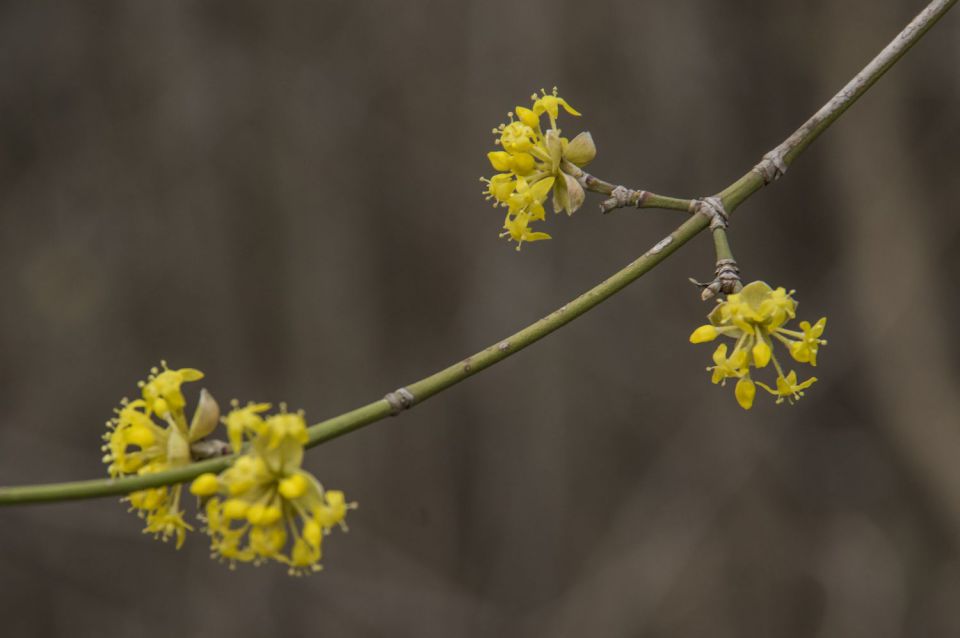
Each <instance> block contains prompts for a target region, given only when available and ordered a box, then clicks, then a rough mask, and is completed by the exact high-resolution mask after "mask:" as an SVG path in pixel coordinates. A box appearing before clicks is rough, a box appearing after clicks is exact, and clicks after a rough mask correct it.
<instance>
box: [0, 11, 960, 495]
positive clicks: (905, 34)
mask: <svg viewBox="0 0 960 638" xmlns="http://www.w3.org/2000/svg"><path fill="white" fill-rule="evenodd" d="M956 2H957V0H934V1H933V2H931V3H930V4H929V5H928V6H927V8H926V9H924V10H923V11H922V12H921V13H920V14H919V15H918V16H917V17H916V18H915V19H914V20H913V21H912V22H910V24H909V25H907V27H906V28H905V29H904V30H903V31H902V32H901V33H900V34H899V35H897V37H896V38H894V39H893V41H892V42H890V44H889V45H887V46H886V48H884V49H883V51H881V52H880V53H879V54H878V55H877V56H876V57H875V58H874V59H873V60H872V61H871V62H870V63H869V64H867V66H866V67H864V68H863V70H862V71H860V72H859V73H858V74H857V75H856V76H854V78H853V79H852V80H850V82H848V83H847V85H846V86H845V87H843V89H841V90H840V92H839V93H837V94H836V95H835V96H834V97H833V98H832V99H831V100H830V101H829V102H827V103H826V104H825V105H824V106H823V108H821V109H820V110H819V111H817V112H816V113H815V114H814V115H813V117H811V118H810V119H809V120H807V121H806V122H805V123H804V124H803V126H801V127H800V128H799V129H797V130H796V131H795V132H794V133H793V134H792V135H791V136H790V137H788V138H787V139H786V140H784V142H783V143H782V144H780V145H779V146H777V147H776V148H775V149H773V150H772V151H771V152H770V153H768V154H767V155H765V156H764V158H763V159H762V160H761V161H760V163H758V164H757V165H756V166H755V167H754V168H752V169H751V170H750V171H749V172H748V173H746V174H745V175H743V176H742V177H740V178H739V179H738V180H737V181H735V182H734V183H732V184H731V185H729V186H727V187H726V188H725V189H723V191H721V192H720V193H719V194H718V195H716V197H719V198H720V199H721V201H722V203H723V205H724V207H725V209H726V211H727V212H728V213H730V212H733V210H734V209H735V208H737V207H738V206H739V205H740V204H742V203H743V202H744V201H745V200H746V199H747V198H748V197H750V196H751V195H752V194H753V193H755V192H756V191H758V190H759V189H760V188H762V187H763V186H764V185H765V184H769V183H771V182H772V181H774V180H775V179H777V178H778V177H780V176H781V175H783V173H784V172H785V171H786V169H787V167H789V166H790V165H791V164H792V163H793V161H794V160H795V159H796V158H797V156H798V155H799V154H800V153H801V152H803V150H804V149H805V148H806V147H807V146H809V145H810V143H811V142H813V140H815V139H816V138H817V137H818V136H819V135H820V134H821V133H823V131H825V130H826V129H827V128H828V127H829V126H830V125H831V124H833V123H834V122H835V121H836V120H837V118H839V117H840V116H841V115H842V114H843V113H844V112H845V111H846V110H847V109H848V108H850V106H851V105H852V104H853V103H854V102H856V101H857V100H858V99H859V98H860V96H862V95H863V94H864V93H866V92H867V90H868V89H869V88H870V87H871V86H873V84H874V83H875V82H876V81H877V80H878V79H880V77H882V76H883V74H884V73H886V72H887V70H888V69H890V67H891V66H893V65H894V64H895V63H896V62H897V61H898V60H899V59H900V58H901V57H903V55H904V54H905V53H906V52H907V51H908V50H909V49H910V47H912V46H913V45H914V44H916V42H917V41H919V40H920V38H922V37H923V35H924V34H925V33H926V32H927V31H928V30H929V29H930V28H931V27H932V26H933V25H934V24H936V22H937V21H938V20H939V19H940V18H941V17H943V15H944V14H945V13H946V12H947V11H948V10H949V9H950V8H951V7H952V6H953V5H954V4H956ZM584 175H585V177H584V178H583V179H584V180H586V181H587V182H588V183H590V180H591V179H592V180H594V181H593V182H592V187H591V190H595V191H598V192H601V193H605V194H610V195H613V191H614V189H615V188H616V187H614V186H613V185H611V184H608V183H606V182H603V181H602V180H599V179H597V178H594V177H592V176H589V175H587V174H586V173H584ZM585 187H586V186H585ZM608 187H609V193H606V191H605V190H604V189H605V188H608ZM634 192H635V193H642V192H645V191H634ZM658 198H659V199H658ZM637 199H638V203H636V204H633V205H639V206H641V207H657V208H680V209H681V210H690V203H691V201H693V200H684V199H677V198H670V197H662V196H657V195H653V194H649V193H648V194H647V196H646V197H645V198H640V197H639V196H638V197H637ZM641 199H643V201H639V200H641ZM710 221H711V220H710V219H709V218H708V217H707V216H706V215H703V214H694V215H693V216H691V217H690V218H689V219H688V220H687V221H685V222H684V223H683V224H681V225H680V226H679V227H678V228H677V229H676V230H674V231H673V232H672V233H670V234H669V235H668V236H666V237H664V238H663V239H662V240H660V241H659V242H657V243H656V244H655V245H654V246H653V247H651V248H650V249H649V250H648V251H647V252H645V253H644V254H643V255H641V256H640V257H639V258H638V259H637V260H635V261H634V262H633V263H631V264H630V265H628V266H627V267H626V268H624V269H623V270H621V271H619V272H617V273H616V274H614V275H613V276H611V277H610V278H608V279H606V280H605V281H603V282H601V283H600V284H598V285H597V286H594V287H593V288H591V289H590V290H588V291H587V292H585V293H583V294H582V295H580V296H579V297H577V298H576V299H574V300H573V301H571V302H569V303H567V304H566V305H563V306H561V307H560V308H559V309H557V310H555V311H554V312H552V313H550V314H549V315H547V316H546V317H544V318H542V319H540V320H539V321H537V322H536V323H533V324H531V325H529V326H527V327H526V328H524V329H523V330H520V331H519V332H517V333H516V334H513V335H511V336H509V337H507V338H506V339H503V340H501V341H499V342H497V343H495V344H493V345H491V346H489V347H487V348H485V349H484V350H481V351H480V352H478V353H476V354H474V355H472V356H470V357H467V358H466V359H463V360H462V361H459V362H457V363H455V364H453V365H451V366H449V367H447V368H445V369H444V370H441V371H439V372H436V373H434V374H432V375H430V376H428V377H426V378H424V379H421V380H419V381H417V382H416V383H413V384H411V385H409V386H406V388H401V389H400V390H397V391H396V392H393V393H390V395H388V397H391V398H390V399H388V398H383V399H380V400H378V401H374V402H372V403H368V404H367V405H365V406H363V407H360V408H357V409H355V410H352V411H350V412H346V413H344V414H341V415H339V416H336V417H333V418H331V419H328V420H326V421H323V422H321V423H318V424H316V425H314V426H311V427H310V441H309V443H308V446H309V447H312V446H314V445H319V444H320V443H323V442H325V441H329V440H330V439H334V438H336V437H339V436H342V435H344V434H347V433H348V432H352V431H353V430H356V429H358V428H361V427H363V426H365V425H369V424H370V423H374V422H376V421H379V420H381V419H383V418H385V417H387V416H390V415H392V414H396V413H397V412H398V411H399V410H398V408H397V406H398V403H399V404H400V409H406V408H410V407H412V406H413V405H416V404H418V403H421V402H423V401H425V400H427V399H429V398H430V397H432V396H433V395H435V394H437V393H439V392H442V391H443V390H446V389H447V388H449V387H450V386H452V385H454V384H457V383H459V382H460V381H463V380H464V379H466V378H467V377H470V376H472V375H474V374H476V373H478V372H480V371H481V370H483V369H485V368H488V367H490V366H492V365H493V364H495V363H497V362H499V361H502V360H503V359H506V358H507V357H509V356H511V355H513V354H514V353H516V352H519V351H520V350H522V349H523V348H525V347H527V346H529V345H530V344H532V343H534V342H536V341H538V340H540V339H542V338H543V337H545V336H547V335H548V334H550V333H552V332H554V331H555V330H557V329H559V328H561V327H563V326H564V325H566V324H568V323H570V322H571V321H573V320H574V319H576V318H577V317H579V316H580V315H582V314H584V313H586V312H587V311H589V310H590V309H592V308H594V307H595V306H597V305H598V304H600V303H601V302H602V301H605V300H607V299H609V298H610V297H612V296H613V295H615V294H616V293H618V292H619V291H621V290H623V288H625V287H626V286H627V285H628V284H630V283H632V282H633V281H635V280H637V279H638V278H640V277H641V276H643V275H645V274H646V273H648V272H649V271H650V270H652V269H653V268H654V267H655V266H657V265H658V264H659V263H660V262H662V261H663V260H664V259H666V258H667V257H669V256H670V255H672V254H673V253H674V252H676V251H677V249H679V248H680V247H681V246H683V245H684V244H685V243H687V242H688V241H690V239H692V238H693V237H694V236H695V235H697V234H698V233H700V232H701V231H702V230H704V229H705V228H707V226H708V225H709V224H710ZM401 390H402V392H401ZM397 397H402V401H401V400H400V399H398V398H397ZM233 458H234V457H232V456H228V457H221V458H216V459H210V460H207V461H202V462H199V463H193V464H190V465H187V466H184V467H180V468H177V469H175V470H169V471H166V472H157V473H155V474H148V475H144V476H133V477H128V478H121V479H98V480H90V481H78V482H70V483H51V484H45V485H25V486H20V487H4V488H0V505H15V504H23V503H39V502H49V501H64V500H73V499H83V498H97V497H103V496H115V495H120V494H128V493H130V492H134V491H137V490H142V489H145V488H148V487H157V486H160V485H170V484H174V483H181V482H184V481H188V480H190V479H193V478H195V477H196V476H199V475H200V474H202V473H204V472H219V471H221V470H223V469H225V468H226V467H227V466H229V464H230V463H231V462H232V460H233Z"/></svg>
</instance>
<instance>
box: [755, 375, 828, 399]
mask: <svg viewBox="0 0 960 638" xmlns="http://www.w3.org/2000/svg"><path fill="white" fill-rule="evenodd" d="M816 381H817V378H816V377H810V378H809V379H807V380H806V381H804V382H803V383H797V373H796V372H794V371H793V370H791V371H790V374H788V375H787V376H786V377H784V376H783V374H780V375H779V376H778V377H777V389H776V390H774V389H773V388H771V387H770V386H768V385H767V384H766V383H760V382H757V385H759V386H760V387H761V388H763V389H764V390H766V391H767V392H769V393H770V394H772V395H774V396H775V397H777V403H783V400H784V399H787V401H789V402H790V403H793V402H794V401H796V400H799V399H800V397H802V396H803V391H804V390H806V389H807V388H809V387H810V386H812V385H813V384H814V383H816Z"/></svg>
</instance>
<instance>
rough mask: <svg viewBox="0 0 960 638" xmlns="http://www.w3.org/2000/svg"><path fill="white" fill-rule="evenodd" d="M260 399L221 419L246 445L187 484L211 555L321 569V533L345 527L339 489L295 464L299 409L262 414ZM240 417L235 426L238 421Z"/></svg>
mask: <svg viewBox="0 0 960 638" xmlns="http://www.w3.org/2000/svg"><path fill="white" fill-rule="evenodd" d="M266 409H267V408H266V404H250V405H248V406H246V407H245V408H237V409H235V410H234V411H233V412H231V413H230V414H228V415H227V417H226V418H225V419H224V421H225V422H226V423H227V424H228V428H229V427H230V424H234V429H235V431H240V432H241V435H242V437H243V438H245V439H246V440H248V442H249V447H248V448H247V452H246V453H245V454H244V455H243V456H241V457H240V458H238V459H237V460H236V461H235V462H234V464H233V465H232V466H231V467H230V468H229V469H227V470H225V471H224V472H222V473H221V474H220V475H219V476H216V475H214V474H203V475H201V476H199V477H197V478H196V479H195V480H194V481H193V484H192V485H191V486H190V491H191V492H192V493H193V494H195V495H197V496H199V497H201V498H206V499H207V501H206V504H205V508H204V509H205V512H206V515H205V520H206V526H205V528H204V531H206V533H207V534H209V536H210V547H211V550H212V552H213V553H214V555H215V556H218V557H219V558H220V559H221V560H225V561H227V562H229V563H230V565H231V567H232V566H233V565H234V564H235V563H237V562H252V563H254V564H260V563H263V562H266V561H270V560H273V561H277V562H280V563H283V564H285V565H286V566H287V568H288V571H289V572H290V573H291V574H306V573H310V572H312V571H317V570H319V569H320V564H319V561H320V558H321V556H322V551H321V543H322V540H323V536H324V535H325V534H327V533H329V532H330V530H331V529H332V528H333V527H335V526H340V527H342V528H344V529H346V525H345V524H344V519H345V518H346V514H347V511H348V510H350V509H353V508H355V507H356V504H355V503H347V502H346V500H345V499H344V497H343V493H342V492H339V491H336V490H325V489H324V488H323V486H322V485H321V484H320V483H319V482H318V481H317V479H316V478H315V477H314V476H313V475H312V474H310V473H309V472H307V471H305V470H303V469H302V468H301V462H302V460H303V446H304V443H306V441H307V428H306V422H305V421H304V419H303V415H302V414H300V413H296V414H291V413H287V412H285V411H281V412H280V413H279V414H274V415H270V416H266V417H263V416H261V413H262V412H263V411H265V410H266ZM238 424H239V425H238Z"/></svg>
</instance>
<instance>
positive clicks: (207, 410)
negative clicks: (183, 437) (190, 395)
mask: <svg viewBox="0 0 960 638" xmlns="http://www.w3.org/2000/svg"><path fill="white" fill-rule="evenodd" d="M219 422H220V406H219V405H218V404H217V400H216V399H214V398H213V395H212V394H210V393H209V392H207V391H206V390H205V389H204V390H200V400H199V401H198V402H197V410H196V412H194V413H193V420H192V421H191V422H190V433H189V437H188V438H189V439H190V440H191V441H199V440H200V439H202V438H203V437H205V436H207V435H208V434H210V433H211V432H213V431H214V430H215V429H216V428H217V423H219Z"/></svg>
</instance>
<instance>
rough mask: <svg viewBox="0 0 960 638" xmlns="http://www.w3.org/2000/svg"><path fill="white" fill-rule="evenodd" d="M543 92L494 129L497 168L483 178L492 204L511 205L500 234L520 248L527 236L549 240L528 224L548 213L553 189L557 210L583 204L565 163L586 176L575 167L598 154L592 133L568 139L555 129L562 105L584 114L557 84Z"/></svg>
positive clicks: (492, 154)
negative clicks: (546, 125)
mask: <svg viewBox="0 0 960 638" xmlns="http://www.w3.org/2000/svg"><path fill="white" fill-rule="evenodd" d="M541 93H542V95H536V94H534V95H533V96H531V100H532V101H533V104H532V105H531V108H526V107H523V106H518V107H516V109H515V111H514V112H513V113H510V114H509V117H510V121H509V122H508V123H506V124H501V125H500V126H498V127H497V128H495V129H493V133H494V134H495V135H496V136H497V137H496V140H495V142H496V144H499V145H500V147H501V149H502V150H498V151H491V152H490V153H488V154H487V158H488V159H489V160H490V165H491V166H492V167H493V169H494V170H496V171H499V172H498V174H496V175H494V176H493V177H491V178H489V179H487V178H485V177H481V178H480V180H481V181H482V182H484V183H485V184H486V188H485V190H484V195H485V196H486V199H487V200H492V201H493V205H494V206H502V207H504V208H507V209H508V213H507V219H506V221H505V222H504V226H503V227H504V229H505V231H506V232H503V233H501V235H500V236H501V237H507V238H508V239H510V240H513V241H516V242H517V249H518V250H519V248H520V244H522V242H524V241H528V242H529V241H538V240H542V239H550V235H548V234H547V233H542V232H535V231H532V230H530V227H529V225H530V223H532V222H537V221H542V220H543V219H544V218H545V214H544V210H543V202H544V201H545V200H546V198H547V196H548V195H549V193H550V191H551V190H552V191H553V207H554V210H555V211H556V212H560V211H561V210H563V211H566V212H567V214H572V213H573V212H574V211H576V210H577V209H578V208H580V206H581V205H582V204H583V200H584V191H583V186H582V185H581V184H580V182H579V181H578V180H577V178H576V177H574V176H573V175H572V174H570V173H567V172H565V168H564V167H566V170H570V171H572V172H574V173H577V174H578V175H582V173H579V172H577V169H576V168H575V167H580V166H585V165H586V164H587V163H589V162H590V161H591V160H592V159H593V158H594V157H595V156H596V154H597V149H596V146H595V145H594V143H593V137H592V136H591V135H590V133H587V132H583V133H580V134H579V135H577V136H576V137H575V138H573V139H572V140H568V139H567V138H565V137H562V136H561V132H560V129H558V128H557V117H558V116H559V113H560V109H561V108H562V109H563V110H565V111H566V112H567V113H569V114H570V115H580V113H579V112H577V111H576V109H574V108H573V107H572V106H570V104H569V103H567V101H566V100H564V99H563V98H561V97H559V96H558V95H557V90H556V88H554V90H553V93H552V94H548V93H547V92H546V91H541ZM544 114H546V116H547V119H548V120H549V124H550V126H549V128H547V129H544V128H543V127H542V126H541V116H542V115H544ZM514 117H516V119H514ZM571 165H573V167H574V168H571ZM526 191H531V192H530V193H527V192H526Z"/></svg>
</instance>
